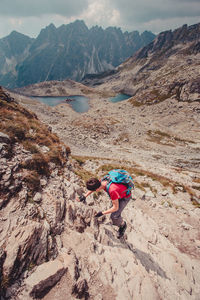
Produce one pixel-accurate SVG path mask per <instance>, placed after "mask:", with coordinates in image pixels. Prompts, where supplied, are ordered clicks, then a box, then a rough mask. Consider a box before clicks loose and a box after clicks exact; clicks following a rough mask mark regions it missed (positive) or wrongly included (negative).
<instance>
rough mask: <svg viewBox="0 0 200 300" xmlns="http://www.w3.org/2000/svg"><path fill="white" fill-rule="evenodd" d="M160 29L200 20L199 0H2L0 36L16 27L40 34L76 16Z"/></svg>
mask: <svg viewBox="0 0 200 300" xmlns="http://www.w3.org/2000/svg"><path fill="white" fill-rule="evenodd" d="M77 19H79V20H84V21H85V23H86V25H87V26H88V28H91V27H92V26H94V25H99V26H102V27H103V28H107V27H108V26H117V27H121V29H122V30H123V31H126V30H127V31H133V30H138V31H139V32H143V31H144V30H151V31H152V32H154V33H159V32H161V31H164V30H168V29H175V28H178V27H180V26H182V25H183V24H188V25H192V24H196V23H199V22H200V0H0V38H2V37H5V36H7V35H9V34H10V32H11V31H13V30H16V31H18V32H20V33H23V34H26V35H28V36H30V37H37V36H38V34H39V33H40V30H41V29H42V28H44V27H46V26H48V25H49V24H50V23H53V24H54V25H55V26H56V27H59V26H60V25H62V24H69V23H71V22H73V21H75V20H77Z"/></svg>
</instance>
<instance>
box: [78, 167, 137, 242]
mask: <svg viewBox="0 0 200 300" xmlns="http://www.w3.org/2000/svg"><path fill="white" fill-rule="evenodd" d="M86 187H87V189H88V192H87V193H86V194H85V195H82V196H80V197H79V198H78V199H77V200H78V201H81V202H85V201H86V198H87V197H88V196H89V195H91V194H92V193H93V192H98V191H101V190H104V191H106V192H107V193H108V195H109V197H110V199H111V201H112V207H111V208H110V209H108V210H105V211H100V212H98V213H97V214H96V215H95V217H96V218H99V217H101V216H103V215H107V214H111V216H110V218H111V220H112V223H113V225H116V226H118V227H119V229H118V235H117V237H118V238H121V237H122V236H123V235H124V232H125V230H126V228H127V224H126V221H124V220H123V218H122V216H121V213H122V211H123V210H124V208H125V207H126V205H127V204H128V203H129V201H130V199H131V189H132V188H134V184H133V179H132V177H131V176H130V175H129V173H128V172H127V171H125V170H119V169H116V170H112V171H110V172H108V174H107V175H105V176H104V177H103V178H102V179H101V180H99V179H97V178H90V179H89V180H88V181H87V182H86Z"/></svg>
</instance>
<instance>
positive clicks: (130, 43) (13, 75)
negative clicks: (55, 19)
mask: <svg viewBox="0 0 200 300" xmlns="http://www.w3.org/2000/svg"><path fill="white" fill-rule="evenodd" d="M154 38H155V35H154V34H153V33H151V32H148V31H145V32H143V33H142V34H139V32H138V31H133V32H130V33H129V32H124V33H123V32H122V31H121V29H120V28H116V27H108V28H106V29H103V28H101V27H98V26H95V27H92V28H91V29H88V27H87V26H86V25H85V23H84V22H83V21H75V22H74V23H71V24H68V25H62V26H60V27H59V28H56V27H55V26H54V25H53V24H50V25H49V26H47V27H46V28H44V29H42V30H41V32H40V34H39V35H38V37H37V38H36V39H31V38H29V37H27V36H25V35H23V34H20V33H17V32H12V33H11V34H10V35H9V36H7V37H5V38H3V39H0V70H1V71H0V84H1V85H3V86H4V87H7V88H14V87H22V86H26V85H28V84H33V83H37V82H42V81H49V80H64V79H67V78H69V79H73V80H76V81H80V80H81V79H82V78H83V77H84V76H85V75H86V74H88V73H92V74H95V73H99V72H103V71H107V70H111V69H113V68H115V67H116V66H118V65H119V64H121V63H122V62H123V61H124V60H125V59H127V58H128V57H130V56H131V55H132V54H133V53H135V52H136V51H137V50H138V49H139V48H141V47H143V46H145V45H147V44H148V43H150V42H151V41H152V40H153V39H154Z"/></svg>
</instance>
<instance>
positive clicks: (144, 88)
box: [83, 24, 200, 106]
mask: <svg viewBox="0 0 200 300" xmlns="http://www.w3.org/2000/svg"><path fill="white" fill-rule="evenodd" d="M199 43H200V24H196V25H193V26H187V25H184V26H183V27H181V28H178V29H177V30H175V31H173V32H172V31H166V32H162V33H160V34H159V35H158V36H157V37H156V38H155V40H154V41H153V42H151V43H150V44H148V45H147V46H145V47H144V48H142V49H140V50H139V51H138V52H137V53H136V54H135V55H133V56H132V57H131V58H130V59H128V60H127V61H125V62H124V63H122V64H121V65H120V66H119V67H118V68H116V69H115V70H114V72H113V74H110V75H108V76H102V77H100V76H99V77H96V78H92V79H91V78H88V79H86V80H84V81H83V83H84V84H86V85H89V86H98V89H99V90H102V91H105V90H110V89H111V90H113V91H115V92H117V93H119V92H122V93H127V94H129V95H131V96H132V103H133V105H135V106H139V105H141V104H143V103H145V104H149V105H151V104H153V103H159V102H161V101H164V100H165V99H168V98H170V97H175V98H176V99H178V100H179V101H199V99H200V94H199V86H200V81H199V80H200V79H199V70H198V66H199V59H200V52H199V49H200V48H199Z"/></svg>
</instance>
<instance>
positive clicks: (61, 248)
mask: <svg viewBox="0 0 200 300" xmlns="http://www.w3.org/2000/svg"><path fill="white" fill-rule="evenodd" d="M199 65H200V24H195V25H193V26H187V25H184V26H182V27H181V28H178V29H176V30H174V31H171V30H170V31H166V32H162V33H160V34H159V35H158V36H156V38H155V39H154V40H153V41H152V42H150V43H149V44H148V45H146V46H145V47H143V48H142V49H138V51H137V52H136V53H135V54H133V55H132V56H131V57H130V58H128V59H126V60H125V61H124V62H122V64H120V65H119V66H117V67H116V68H114V69H112V70H111V71H108V72H102V73H100V74H98V75H97V76H95V75H94V74H93V75H89V76H85V77H84V79H83V80H82V81H81V82H75V81H73V80H72V79H66V80H63V81H60V80H53V81H48V82H47V81H44V82H38V83H37V84H31V85H28V86H24V87H21V88H17V89H15V90H12V91H11V90H9V91H8V90H6V89H5V88H1V89H0V118H1V122H0V179H1V183H0V195H1V197H0V198H1V202H0V233H1V235H0V245H1V250H0V279H1V280H0V282H1V286H0V288H1V295H2V299H3V300H4V299H15V300H24V299H27V300H28V299H30V300H31V299H43V300H55V299H59V300H71V299H92V300H93V299H94V300H110V299H116V300H121V299H128V300H132V299H137V300H145V299H150V300H157V299H163V300H176V299H180V300H188V299H190V300H198V299H199V291H200V260H199V258H200V233H199V220H200V169H199V165H200V151H199V150H200V129H199V128H200V126H199V125H200V118H199V113H200V107H199V102H200V77H199ZM120 93H122V94H128V95H129V96H130V98H129V99H128V100H124V101H120V102H116V103H113V102H111V100H110V99H111V98H112V97H114V96H116V95H119V94H120ZM70 95H84V96H86V97H87V98H88V99H89V104H90V109H89V111H88V112H85V113H78V112H76V111H74V110H73V109H72V107H71V105H70V103H61V104H59V105H57V106H53V107H52V106H48V105H45V104H43V103H41V102H39V101H37V100H36V98H34V99H33V98H31V97H32V96H66V97H68V96H70ZM114 168H123V169H126V170H128V171H129V173H130V174H131V176H132V177H133V178H134V182H135V189H134V191H133V192H132V195H133V199H132V201H131V202H130V203H129V205H128V206H127V207H126V209H125V210H124V212H123V217H124V219H125V220H126V221H127V225H128V226H127V230H126V233H125V237H124V238H123V239H121V240H119V239H117V237H116V233H117V228H115V227H114V226H112V224H111V221H110V219H109V216H103V217H101V218H99V219H96V218H95V217H94V215H95V213H96V212H98V211H102V210H106V209H108V208H109V207H110V201H109V198H108V196H107V195H106V194H105V193H94V194H92V195H90V196H89V197H88V198H87V200H86V203H85V204H84V203H81V202H78V201H76V197H78V196H79V195H82V194H83V193H84V192H86V188H85V181H86V180H87V179H88V178H89V177H94V176H97V177H99V178H101V177H102V176H103V175H105V174H106V173H107V172H108V171H109V170H111V169H114Z"/></svg>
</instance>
